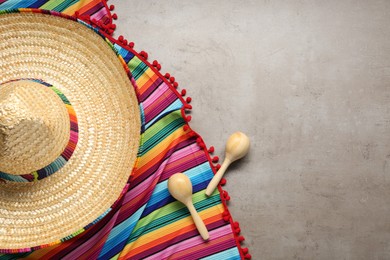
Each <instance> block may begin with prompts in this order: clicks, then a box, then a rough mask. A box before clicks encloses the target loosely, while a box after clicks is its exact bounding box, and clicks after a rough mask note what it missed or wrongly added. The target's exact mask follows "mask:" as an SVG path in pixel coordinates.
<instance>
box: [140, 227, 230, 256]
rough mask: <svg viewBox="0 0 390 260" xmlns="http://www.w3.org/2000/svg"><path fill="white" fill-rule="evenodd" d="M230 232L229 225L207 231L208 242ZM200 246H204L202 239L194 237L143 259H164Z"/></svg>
mask: <svg viewBox="0 0 390 260" xmlns="http://www.w3.org/2000/svg"><path fill="white" fill-rule="evenodd" d="M208 228H209V227H208ZM230 232H232V229H231V228H230V225H225V226H222V227H220V228H218V229H215V230H212V231H209V234H210V238H211V239H210V241H213V240H215V239H218V238H220V237H222V236H226V235H228V234H229V233H230ZM233 240H234V238H233ZM201 244H204V241H203V239H202V238H201V237H200V236H195V237H193V238H190V239H187V240H184V241H182V242H180V243H177V244H173V245H171V246H170V247H167V248H165V249H164V250H162V251H159V252H157V253H156V254H154V255H151V256H149V257H147V258H145V260H146V259H166V258H168V257H169V256H171V255H172V253H179V252H182V251H186V250H187V249H190V248H191V247H194V246H197V245H201Z"/></svg>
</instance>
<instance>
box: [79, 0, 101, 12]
mask: <svg viewBox="0 0 390 260" xmlns="http://www.w3.org/2000/svg"><path fill="white" fill-rule="evenodd" d="M100 2H101V0H93V1H91V2H89V3H88V4H87V5H84V6H83V7H81V8H80V9H79V10H78V11H79V12H80V14H82V13H85V12H87V11H88V10H89V9H92V7H94V6H95V5H97V4H99V3H100Z"/></svg>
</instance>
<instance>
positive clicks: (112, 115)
mask: <svg viewBox="0 0 390 260" xmlns="http://www.w3.org/2000/svg"><path fill="white" fill-rule="evenodd" d="M0 35H1V40H0V71H1V74H0V82H3V83H4V82H8V81H11V80H15V79H25V78H35V79H42V80H43V81H45V82H48V83H50V84H53V85H54V86H56V87H57V88H58V89H59V90H60V91H61V92H62V93H64V94H65V95H66V97H67V98H68V99H69V100H70V102H71V103H72V105H73V107H74V109H75V111H76V114H77V119H78V127H79V137H78V144H77V147H76V150H75V151H74V154H73V156H72V157H71V159H70V160H69V162H68V163H67V164H66V165H65V166H64V167H63V168H61V169H60V170H59V171H58V172H57V173H55V174H54V175H52V176H50V177H49V178H45V179H43V180H41V181H38V182H34V183H23V184H21V183H1V184H0V245H1V247H2V248H9V249H12V248H28V247H34V246H38V245H43V244H50V243H53V242H57V241H59V240H60V239H62V238H65V237H67V236H69V235H70V234H73V233H75V232H77V231H78V230H80V229H81V228H82V227H84V226H86V225H88V224H89V223H91V222H93V221H94V220H95V219H97V218H99V217H100V216H102V215H103V214H104V213H105V212H107V210H108V209H110V206H111V205H112V204H113V203H114V202H115V201H116V200H117V199H118V197H119V196H120V194H121V192H122V190H123V188H124V186H125V185H126V182H127V180H128V177H129V175H130V173H131V171H132V168H133V166H134V162H135V159H136V153H137V150H138V145H139V132H140V115H139V109H138V103H137V99H136V96H135V93H134V89H133V86H132V85H131V82H130V80H129V78H128V76H127V74H126V72H125V71H124V69H123V66H122V64H121V62H120V61H119V59H118V57H117V56H116V55H115V52H114V51H113V50H112V49H111V48H110V46H108V45H107V43H106V42H105V41H104V40H103V39H102V38H101V37H100V36H99V35H97V34H96V33H95V32H93V31H92V30H90V29H88V28H86V27H85V26H83V25H81V24H78V23H76V22H74V21H71V20H65V19H63V18H59V17H55V16H48V15H38V14H33V13H12V14H4V15H1V16H0ZM4 86H6V84H5V85H0V95H2V92H3V88H5V87H4ZM36 103H37V104H38V103H40V101H36ZM31 105H34V104H31ZM62 106H63V104H62ZM67 129H69V128H67ZM28 140H30V141H31V142H32V143H33V142H35V140H34V138H33V137H31V138H30V139H28V138H27V137H26V138H25V140H24V142H27V141H28ZM60 143H61V142H60ZM59 146H61V147H62V145H59ZM57 155H58V153H57ZM53 156H54V155H53ZM38 167H39V166H38Z"/></svg>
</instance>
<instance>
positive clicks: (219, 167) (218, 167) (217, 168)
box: [215, 163, 221, 171]
mask: <svg viewBox="0 0 390 260" xmlns="http://www.w3.org/2000/svg"><path fill="white" fill-rule="evenodd" d="M215 169H216V170H217V171H218V170H219V169H221V165H220V164H219V163H218V164H217V165H215Z"/></svg>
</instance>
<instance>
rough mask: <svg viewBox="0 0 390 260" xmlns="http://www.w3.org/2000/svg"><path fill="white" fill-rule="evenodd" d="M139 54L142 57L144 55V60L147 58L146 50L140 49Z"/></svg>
mask: <svg viewBox="0 0 390 260" xmlns="http://www.w3.org/2000/svg"><path fill="white" fill-rule="evenodd" d="M139 54H140V55H141V56H142V57H144V59H145V60H147V59H148V53H147V52H146V51H141V52H140V53H139Z"/></svg>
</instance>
